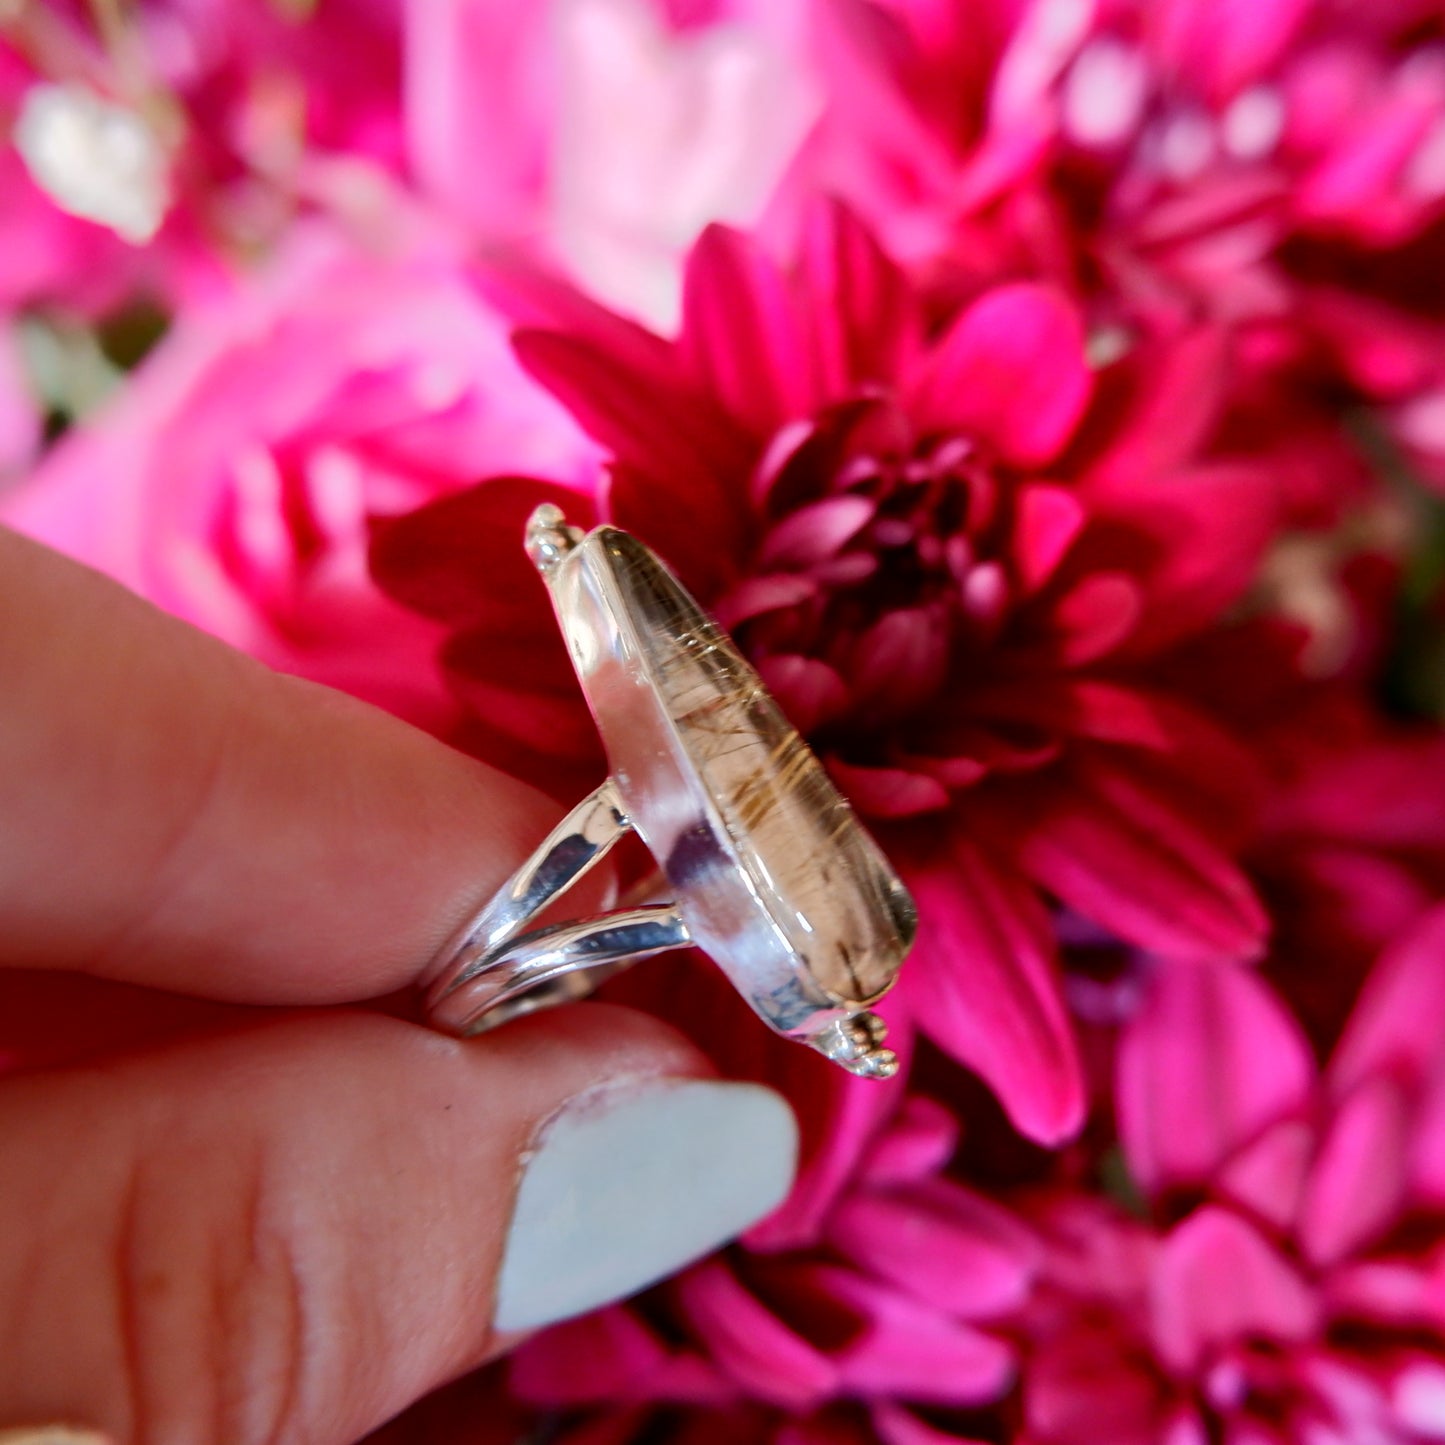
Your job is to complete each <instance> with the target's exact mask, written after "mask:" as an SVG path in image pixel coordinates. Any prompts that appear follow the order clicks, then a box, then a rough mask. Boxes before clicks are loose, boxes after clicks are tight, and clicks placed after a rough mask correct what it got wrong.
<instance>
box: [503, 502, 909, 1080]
mask: <svg viewBox="0 0 1445 1445" xmlns="http://www.w3.org/2000/svg"><path fill="white" fill-rule="evenodd" d="M528 550H529V552H530V553H531V555H532V557H533V560H534V561H535V562H536V563H537V565H538V568H539V570H540V571H541V572H542V574H543V576H544V578H545V579H546V581H547V584H548V587H549V590H550V591H551V594H552V601H553V604H554V606H555V607H556V611H557V616H558V620H559V622H560V624H561V627H562V632H563V635H564V636H565V638H566V640H567V645H568V648H569V650H570V652H571V655H572V660H573V663H574V664H575V666H576V669H577V675H578V677H579V678H580V679H581V683H582V687H583V690H584V691H585V693H586V695H587V700H588V703H589V704H590V706H591V709H592V713H593V716H594V717H595V718H596V720H597V727H598V730H599V732H600V733H601V735H602V741H603V743H604V745H605V747H606V749H607V756H608V759H609V761H610V763H611V767H612V777H613V780H614V782H615V785H616V788H617V792H618V794H619V796H620V797H621V799H622V802H623V806H624V807H625V808H626V811H627V815H628V818H629V820H630V822H631V824H632V826H633V827H634V828H635V829H636V831H637V832H638V834H639V835H640V836H641V838H642V839H643V841H644V842H645V843H646V844H647V846H648V847H649V849H651V851H652V854H653V856H654V857H655V858H656V859H657V862H658V864H659V865H660V867H661V869H662V871H663V873H664V874H665V875H666V877H667V879H668V882H669V883H670V885H671V886H672V888H673V889H674V890H675V891H676V898H677V908H678V912H679V913H680V914H681V916H682V918H683V920H684V921H685V923H686V925H687V931H688V933H689V934H690V936H691V937H692V940H693V941H694V942H695V943H696V944H697V945H698V946H699V947H700V948H702V949H704V950H705V951H706V952H707V953H708V954H710V955H711V956H712V958H713V959H714V961H715V962H716V963H717V964H718V965H719V966H720V967H721V968H722V969H723V970H724V971H725V972H726V973H727V974H728V976H729V978H730V979H731V980H732V982H733V984H734V985H735V987H736V988H737V989H738V990H739V992H740V993H742V995H743V996H744V997H745V998H746V999H747V1000H748V1002H749V1003H750V1004H751V1005H752V1007H753V1008H754V1009H755V1010H756V1011H757V1013H758V1014H760V1015H761V1016H762V1018H763V1019H764V1020H765V1021H766V1022H767V1023H768V1024H769V1025H770V1026H771V1027H772V1028H774V1029H776V1030H777V1031H778V1032H780V1033H782V1034H786V1035H787V1036H789V1037H790V1038H795V1039H799V1040H802V1041H804V1042H807V1043H809V1044H812V1045H813V1046H814V1047H815V1048H818V1049H820V1050H821V1051H822V1052H824V1053H825V1054H827V1055H828V1056H829V1057H830V1058H832V1059H834V1060H835V1061H836V1062H838V1063H840V1064H842V1065H844V1067H847V1068H849V1069H852V1070H853V1071H854V1072H856V1073H861V1074H870V1075H875V1076H879V1075H882V1076H886V1075H887V1074H889V1073H891V1072H892V1071H893V1069H894V1068H895V1067H896V1061H895V1060H894V1057H893V1055H892V1054H891V1053H889V1052H888V1051H887V1050H886V1049H882V1048H880V1047H879V1045H880V1043H881V1040H882V1035H883V1027H882V1023H881V1021H880V1020H878V1019H877V1018H876V1017H875V1016H873V1015H872V1014H870V1013H869V1012H867V1010H868V1006H869V1005H871V1004H872V1003H874V1002H875V1001H876V1000H877V999H878V998H879V997H881V996H882V995H883V994H884V993H885V992H886V991H887V990H888V989H889V988H890V987H891V986H892V984H893V982H894V980H895V979H896V978H897V976H898V969H899V966H900V965H901V963H902V961H903V958H904V956H905V955H906V954H907V952H908V949H909V947H910V945H911V944H912V941H913V936H914V932H915V930H916V924H917V917H916V914H915V911H914V906H913V900H912V898H911V897H910V896H909V894H908V891H907V890H906V889H905V888H904V886H903V884H902V882H901V881H900V880H899V878H898V876H897V874H896V873H895V872H894V870H893V869H892V867H891V866H890V865H889V863H888V860H887V859H886V858H885V857H884V855H883V853H882V851H881V850H880V849H879V847H878V845H877V844H876V843H875V842H874V841H873V839H872V838H871V837H870V836H869V834H868V833H867V831H866V830H865V829H864V828H863V826H862V824H861V823H860V822H859V821H858V819H857V817H856V815H855V814H854V812H853V810H852V808H851V807H850V806H849V805H848V803H847V801H846V800H845V799H844V798H843V797H842V796H840V794H839V793H838V791H837V789H836V788H835V787H834V786H833V784H832V782H831V780H830V779H829V777H828V775H827V773H826V772H825V771H824V770H823V767H822V765H821V764H820V763H819V762H818V760H817V758H816V757H815V756H814V755H813V753H812V751H811V750H810V749H809V747H808V745H807V744H806V743H805V742H804V741H803V739H802V738H801V737H799V735H798V734H797V732H796V731H795V730H794V729H793V728H792V727H791V726H790V725H789V723H788V722H787V720H786V719H785V718H784V717H783V715H782V712H781V711H780V710H779V708H778V706H777V704H776V703H775V702H774V701H773V700H772V698H771V697H770V696H769V694H768V692H767V690H766V689H765V688H764V687H763V685H762V682H761V680H760V679H759V677H758V675H757V673H756V672H755V671H754V670H753V669H752V667H751V666H749V664H748V663H747V662H746V661H745V660H744V658H743V657H742V655H741V654H740V653H739V652H738V651H737V649H736V648H735V647H734V646H733V643H732V641H731V639H730V638H729V637H728V636H727V634H726V633H724V632H723V631H722V629H721V628H719V627H718V626H717V624H716V623H714V622H713V621H712V620H711V619H710V618H709V617H707V615H706V614H705V613H704V612H703V611H702V609H701V608H700V607H699V606H698V605H697V603H696V602H695V601H694V600H693V599H692V597H691V596H690V595H689V594H688V592H687V591H686V590H685V589H684V588H683V586H682V584H681V583H680V582H678V580H677V579H676V578H675V577H674V576H673V575H672V573H671V572H670V571H669V570H668V569H667V567H666V566H665V565H664V564H663V563H662V562H661V561H660V560H659V559H658V557H657V556H656V555H655V554H654V553H653V552H652V551H651V550H649V549H648V548H647V547H646V546H644V545H643V544H642V543H641V542H639V541H638V540H637V539H636V538H635V537H633V536H631V535H630V534H629V533H627V532H623V531H620V530H619V529H617V528H615V527H598V528H597V529H596V530H595V531H593V532H591V533H589V534H587V535H586V536H585V537H583V536H582V535H581V534H580V533H579V532H577V530H576V529H575V528H570V527H568V526H567V525H566V524H565V522H564V521H563V519H562V516H561V513H560V512H558V511H557V509H556V508H553V507H543V508H539V509H538V511H537V513H535V514H534V516H533V518H532V521H531V523H530V525H529V529H528Z"/></svg>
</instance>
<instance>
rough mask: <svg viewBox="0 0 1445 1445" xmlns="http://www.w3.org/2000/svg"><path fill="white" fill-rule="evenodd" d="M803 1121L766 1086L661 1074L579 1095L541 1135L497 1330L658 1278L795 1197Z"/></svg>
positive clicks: (558, 1314) (508, 1258)
mask: <svg viewBox="0 0 1445 1445" xmlns="http://www.w3.org/2000/svg"><path fill="white" fill-rule="evenodd" d="M797 1155H798V1126H797V1124H796V1122H795V1121H794V1119H793V1112H792V1110H791V1109H790V1108H789V1107H788V1105H787V1103H786V1102H785V1101H784V1099H783V1097H782V1096H781V1095H780V1094H776V1093H774V1092H773V1091H772V1090H771V1089H766V1088H763V1087H762V1085H760V1084H737V1083H722V1082H716V1081H712V1080H699V1079H653V1080H648V1081H646V1082H638V1083H635V1084H626V1085H620V1086H615V1087H612V1088H607V1089H603V1090H598V1091H596V1092H594V1093H590V1094H585V1095H583V1096H582V1097H581V1098H579V1099H575V1100H573V1101H572V1102H571V1103H570V1104H569V1105H567V1107H566V1108H565V1109H563V1110H562V1112H561V1113H559V1114H557V1115H555V1116H554V1117H553V1118H552V1119H551V1120H550V1121H549V1122H548V1123H547V1124H546V1125H545V1126H544V1127H543V1129H542V1131H541V1133H540V1135H539V1136H538V1138H537V1142H536V1143H535V1145H534V1146H533V1148H532V1150H531V1151H530V1153H529V1155H528V1157H527V1158H526V1160H525V1161H524V1169H523V1174H522V1181H521V1184H520V1185H519V1187H518V1189H517V1202H516V1205H515V1208H514V1210H513V1214H512V1225H511V1229H510V1231H509V1233H508V1236H507V1246H506V1252H505V1254H504V1256H503V1259H502V1270H501V1275H500V1277H499V1278H498V1281H497V1304H496V1312H495V1316H494V1324H495V1326H496V1328H497V1329H498V1330H528V1329H536V1328H538V1327H539V1326H541V1325H549V1324H553V1323H554V1322H555V1321H557V1320H564V1319H569V1318H570V1317H571V1316H573V1315H580V1314H585V1313H586V1312H587V1311H588V1310H592V1309H596V1308H597V1307H598V1306H599V1305H604V1304H609V1303H611V1302H612V1301H613V1300H617V1299H622V1298H623V1297H625V1296H626V1295H630V1294H635V1293H636V1292H637V1291H638V1290H640V1289H644V1288H646V1287H647V1286H648V1285H650V1284H655V1283H656V1282H657V1281H658V1280H660V1279H663V1278H665V1277H666V1276H667V1275H669V1274H672V1273H673V1272H674V1271H675V1270H678V1269H681V1268H682V1266H683V1265H685V1264H688V1263H690V1262H691V1261H692V1260H694V1259H698V1258H700V1257H701V1256H703V1255H705V1254H707V1253H709V1252H710V1251H712V1250H714V1249H716V1248H717V1247H718V1245H720V1244H723V1243H725V1242H726V1241H727V1240H729V1239H732V1238H733V1237H734V1236H736V1235H737V1234H740V1233H741V1232H742V1231H743V1230H744V1229H746V1228H747V1227H748V1226H749V1225H750V1224H755V1223H756V1222H757V1221H758V1220H759V1219H761V1218H762V1217H763V1216H764V1215H765V1214H767V1213H769V1212H770V1211H771V1210H773V1209H775V1208H777V1206H778V1205H779V1204H781V1203H782V1201H783V1199H784V1198H785V1197H786V1196H787V1193H788V1190H789V1188H790V1187H791V1186H792V1182H793V1171H794V1169H795V1167H796V1164H797Z"/></svg>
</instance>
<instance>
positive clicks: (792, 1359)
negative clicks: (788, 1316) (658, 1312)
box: [673, 1259, 863, 1410]
mask: <svg viewBox="0 0 1445 1445" xmlns="http://www.w3.org/2000/svg"><path fill="white" fill-rule="evenodd" d="M673 1289H674V1292H675V1295H676V1299H677V1303H678V1305H679V1307H680V1308H681V1310H682V1312H683V1314H684V1315H685V1316H686V1317H687V1320H688V1322H689V1324H690V1325H691V1326H692V1328H693V1329H694V1330H696V1331H697V1333H698V1334H699V1336H700V1337H701V1338H702V1340H703V1342H704V1344H705V1345H706V1348H707V1352H708V1354H709V1355H710V1356H711V1357H712V1359H714V1360H715V1361H716V1362H717V1364H718V1365H719V1366H720V1367H721V1369H722V1370H724V1371H725V1372H726V1373H727V1374H728V1375H729V1376H730V1377H731V1378H732V1379H734V1380H735V1381H737V1383H738V1384H739V1385H740V1386H741V1387H742V1388H743V1389H744V1390H745V1391H747V1393H748V1394H750V1395H752V1396H754V1397H756V1398H757V1399H760V1400H764V1401H767V1402H768V1403H769V1404H773V1405H779V1406H782V1407H783V1408H784V1409H788V1410H808V1409H811V1408H813V1407H815V1406H817V1405H818V1404H820V1403H821V1402H822V1401H824V1400H826V1399H828V1398H829V1397H830V1396H831V1395H833V1394H835V1393H836V1392H837V1389H838V1384H839V1376H838V1367H837V1365H836V1364H835V1363H834V1362H833V1361H832V1360H830V1359H829V1358H828V1357H827V1356H826V1355H824V1354H822V1353H820V1352H819V1351H818V1350H817V1349H816V1348H815V1347H814V1346H813V1345H812V1344H811V1343H809V1342H808V1341H807V1340H805V1339H803V1337H802V1336H801V1335H799V1334H798V1333H797V1332H796V1331H794V1330H792V1329H790V1328H789V1327H788V1326H787V1325H785V1324H784V1323H783V1321H782V1320H780V1319H779V1318H778V1317H777V1315H775V1314H774V1313H773V1312H772V1311H771V1310H769V1309H768V1308H767V1307H766V1306H765V1305H764V1304H763V1303H762V1301H761V1300H759V1299H758V1298H757V1296H756V1295H754V1294H753V1293H752V1292H751V1291H750V1290H748V1289H747V1288H746V1287H745V1286H744V1285H743V1284H742V1282H741V1281H740V1280H739V1279H738V1277H737V1276H736V1275H735V1274H734V1273H733V1272H732V1271H731V1270H730V1269H729V1268H728V1267H727V1266H726V1265H725V1264H723V1263H722V1261H721V1260H720V1259H709V1260H705V1261H704V1262H703V1263H702V1264H699V1265H696V1266H694V1267H693V1268H692V1269H690V1270H688V1271H687V1273H686V1274H683V1275H681V1276H680V1277H679V1278H678V1279H677V1281H676V1282H675V1284H674V1286H673ZM862 1324H863V1320H862V1318H861V1317H859V1318H858V1319H857V1321H856V1324H855V1326H854V1327H855V1328H861V1327H862Z"/></svg>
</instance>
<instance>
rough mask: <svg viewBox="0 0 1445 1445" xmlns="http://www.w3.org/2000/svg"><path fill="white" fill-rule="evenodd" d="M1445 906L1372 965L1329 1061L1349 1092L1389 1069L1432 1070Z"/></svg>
mask: <svg viewBox="0 0 1445 1445" xmlns="http://www.w3.org/2000/svg"><path fill="white" fill-rule="evenodd" d="M1442 1019H1445V907H1437V908H1435V909H1433V910H1432V911H1431V912H1430V913H1429V914H1427V915H1426V916H1425V918H1423V919H1422V920H1421V921H1420V923H1419V924H1418V925H1417V926H1416V927H1415V928H1414V929H1413V930H1412V931H1411V932H1410V933H1409V934H1407V935H1406V936H1405V937H1404V938H1402V939H1400V940H1399V942H1398V943H1396V944H1395V945H1394V946H1393V947H1392V948H1391V949H1389V951H1388V952H1387V953H1386V954H1385V955H1384V957H1383V958H1381V960H1380V961H1379V963H1377V964H1376V965H1375V968H1374V971H1373V972H1372V973H1371V975H1370V979H1369V981H1368V983H1366V985H1365V989H1364V992H1363V993H1362V994H1361V995H1360V998H1359V1001H1358V1002H1357V1003H1356V1005H1355V1010H1354V1013H1353V1014H1352V1016H1351V1018H1350V1022H1349V1025H1348V1027H1347V1028H1346V1030H1345V1034H1344V1037H1343V1038H1342V1039H1341V1040H1340V1044H1339V1047H1338V1048H1337V1049H1336V1051H1335V1055H1334V1058H1333V1059H1332V1060H1331V1062H1330V1067H1329V1075H1328V1077H1329V1081H1330V1083H1331V1085H1332V1086H1333V1087H1334V1088H1335V1089H1337V1090H1340V1091H1344V1090H1347V1089H1349V1088H1351V1087H1353V1086H1354V1085H1355V1084H1357V1083H1359V1082H1360V1081H1362V1080H1363V1079H1364V1078H1366V1077H1367V1076H1368V1075H1370V1074H1372V1073H1374V1072H1376V1071H1379V1070H1385V1069H1389V1068H1392V1067H1395V1068H1407V1069H1412V1070H1416V1071H1418V1072H1419V1073H1422V1074H1427V1075H1428V1074H1431V1073H1433V1072H1434V1069H1435V1068H1436V1067H1437V1065H1438V1063H1439V1061H1440V1059H1441V1057H1442V1053H1445V1043H1442V1035H1441V1020H1442Z"/></svg>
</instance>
